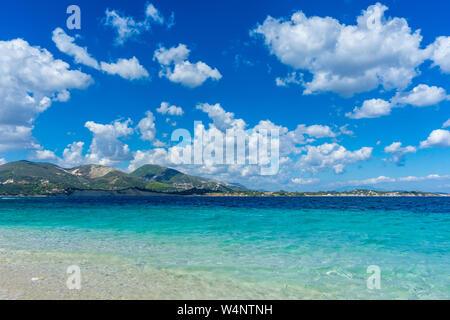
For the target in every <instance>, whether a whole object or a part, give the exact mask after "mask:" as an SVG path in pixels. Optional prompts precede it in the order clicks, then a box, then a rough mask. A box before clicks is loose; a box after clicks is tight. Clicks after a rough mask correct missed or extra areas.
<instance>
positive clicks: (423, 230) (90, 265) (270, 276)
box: [0, 197, 450, 299]
mask: <svg viewBox="0 0 450 320" xmlns="http://www.w3.org/2000/svg"><path fill="white" fill-rule="evenodd" d="M73 264H75V265H79V266H80V268H81V271H82V276H83V278H82V279H83V280H82V290H80V291H77V292H73V291H70V290H68V289H67V288H66V286H65V280H66V278H67V274H66V273H65V271H66V268H67V266H69V265H73ZM369 265H377V266H379V267H380V269H381V289H380V290H368V289H367V287H366V280H367V278H368V276H369V275H370V274H368V273H367V272H366V270H367V267H368V266H369ZM449 265H450V198H347V197H346V198H228V197H148V198H114V197H111V198H42V199H32V198H27V199H25V198H24V199H2V200H0V298H12V299H15V298H19V299H20V298H49V299H52V298H95V299H102V298H106V299H109V298H123V299H127V298H130V299H131V298H134V299H136V298H149V299H152V298H157V299H202V298H205V299H214V298H219V299H221V298H225V299H233V298H244V299H253V298H255V299H278V298H280V299H281V298H283V299H354V298H355V299H359V298H361V299H380V298H383V299H433V298H435V299H449V298H450V270H449ZM32 277H34V278H35V279H34V281H31V278H32Z"/></svg>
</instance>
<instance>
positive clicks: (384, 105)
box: [345, 99, 392, 119]
mask: <svg viewBox="0 0 450 320" xmlns="http://www.w3.org/2000/svg"><path fill="white" fill-rule="evenodd" d="M391 109H392V105H391V103H390V102H389V101H386V100H383V99H370V100H366V101H364V102H363V105H362V107H360V108H358V107H355V108H354V109H353V112H348V113H346V114H345V116H346V117H348V118H351V119H363V118H378V117H381V116H385V115H388V114H390V113H391Z"/></svg>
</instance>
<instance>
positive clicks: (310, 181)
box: [291, 178, 320, 184]
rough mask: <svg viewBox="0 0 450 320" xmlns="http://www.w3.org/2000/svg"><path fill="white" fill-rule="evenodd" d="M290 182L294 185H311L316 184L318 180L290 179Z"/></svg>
mask: <svg viewBox="0 0 450 320" xmlns="http://www.w3.org/2000/svg"><path fill="white" fill-rule="evenodd" d="M291 181H292V182H293V183H295V184H312V183H317V182H319V181H320V180H319V179H315V178H310V179H303V178H294V179H291Z"/></svg>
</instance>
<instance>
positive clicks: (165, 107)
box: [156, 102, 184, 116]
mask: <svg viewBox="0 0 450 320" xmlns="http://www.w3.org/2000/svg"><path fill="white" fill-rule="evenodd" d="M156 111H157V112H158V113H161V114H169V115H171V116H182V115H183V113H184V112H183V109H182V108H181V107H177V106H174V105H172V106H169V103H168V102H161V106H160V107H159V108H157V109H156Z"/></svg>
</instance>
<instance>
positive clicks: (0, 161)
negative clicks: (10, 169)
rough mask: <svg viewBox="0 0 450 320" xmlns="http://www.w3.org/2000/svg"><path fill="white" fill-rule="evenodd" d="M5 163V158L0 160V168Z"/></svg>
mask: <svg viewBox="0 0 450 320" xmlns="http://www.w3.org/2000/svg"><path fill="white" fill-rule="evenodd" d="M5 163H7V161H6V159H5V158H0V166H1V165H2V164H5Z"/></svg>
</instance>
